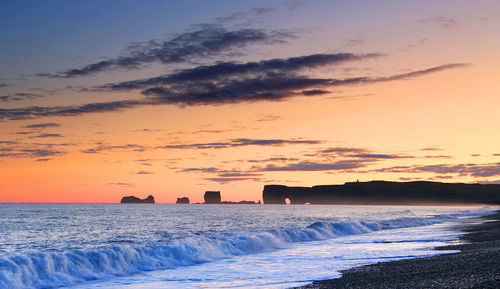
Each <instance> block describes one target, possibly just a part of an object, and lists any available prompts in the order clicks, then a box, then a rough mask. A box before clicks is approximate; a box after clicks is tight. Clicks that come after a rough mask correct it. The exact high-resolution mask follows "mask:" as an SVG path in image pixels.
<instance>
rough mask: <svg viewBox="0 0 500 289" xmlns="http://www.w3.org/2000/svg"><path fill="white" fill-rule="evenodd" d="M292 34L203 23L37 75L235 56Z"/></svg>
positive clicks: (80, 73) (62, 75) (78, 73)
mask: <svg viewBox="0 0 500 289" xmlns="http://www.w3.org/2000/svg"><path fill="white" fill-rule="evenodd" d="M293 37H294V33H293V32H291V31H286V30H272V31H268V30H265V29H256V28H241V29H228V28H226V27H224V26H223V25H219V24H201V25H195V26H193V28H192V29H190V30H188V31H186V32H183V33H180V34H178V35H176V36H174V37H172V38H170V39H166V40H150V41H146V42H141V43H135V44H133V45H131V46H129V47H127V49H126V51H127V53H125V54H124V55H121V56H119V57H116V58H108V59H106V60H103V61H99V62H95V63H92V64H89V65H87V66H84V67H80V68H74V69H68V70H64V71H60V72H58V73H55V74H51V73H40V74H38V76H45V77H55V78H70V77H77V76H85V75H92V74H95V73H98V72H102V71H109V70H116V69H127V70H131V69H138V68H141V67H143V66H144V65H147V64H150V63H153V62H157V63H162V64H172V63H183V62H191V61H194V60H200V59H207V58H212V57H214V56H219V57H223V56H233V55H235V54H242V53H243V51H245V50H244V49H245V48H246V47H248V46H249V45H252V44H273V43H283V42H285V41H287V40H288V39H290V38H293Z"/></svg>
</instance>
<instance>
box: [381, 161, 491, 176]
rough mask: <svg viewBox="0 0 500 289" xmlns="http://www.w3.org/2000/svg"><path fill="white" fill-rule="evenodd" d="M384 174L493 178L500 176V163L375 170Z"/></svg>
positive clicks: (400, 167) (398, 167)
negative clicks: (426, 174)
mask: <svg viewBox="0 0 500 289" xmlns="http://www.w3.org/2000/svg"><path fill="white" fill-rule="evenodd" d="M374 171H375V172H383V173H435V174H441V175H442V174H456V175H458V176H461V177H464V176H471V177H493V176H500V163H488V164H438V165H424V166H419V165H417V166H396V167H390V168H382V169H377V170H374Z"/></svg>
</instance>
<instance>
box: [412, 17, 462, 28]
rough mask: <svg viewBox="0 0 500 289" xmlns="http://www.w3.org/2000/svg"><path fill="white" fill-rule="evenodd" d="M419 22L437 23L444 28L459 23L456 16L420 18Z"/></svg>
mask: <svg viewBox="0 0 500 289" xmlns="http://www.w3.org/2000/svg"><path fill="white" fill-rule="evenodd" d="M417 22H418V23H422V24H437V25H439V26H441V27H444V28H449V27H454V26H456V25H457V21H456V20H455V19H454V18H451V17H444V16H436V17H431V18H425V19H419V20H417Z"/></svg>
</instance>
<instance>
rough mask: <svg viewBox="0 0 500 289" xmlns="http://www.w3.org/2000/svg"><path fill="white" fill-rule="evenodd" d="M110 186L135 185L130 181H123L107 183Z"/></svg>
mask: <svg viewBox="0 0 500 289" xmlns="http://www.w3.org/2000/svg"><path fill="white" fill-rule="evenodd" d="M109 185H111V186H120V187H135V185H134V184H132V183H124V182H117V183H109Z"/></svg>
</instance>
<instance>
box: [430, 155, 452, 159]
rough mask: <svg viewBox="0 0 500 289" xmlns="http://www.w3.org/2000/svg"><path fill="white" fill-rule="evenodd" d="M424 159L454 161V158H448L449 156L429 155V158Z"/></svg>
mask: <svg viewBox="0 0 500 289" xmlns="http://www.w3.org/2000/svg"><path fill="white" fill-rule="evenodd" d="M424 158H426V159H452V158H453V157H452V156H448V155H434V156H433V155H428V156H424Z"/></svg>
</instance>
